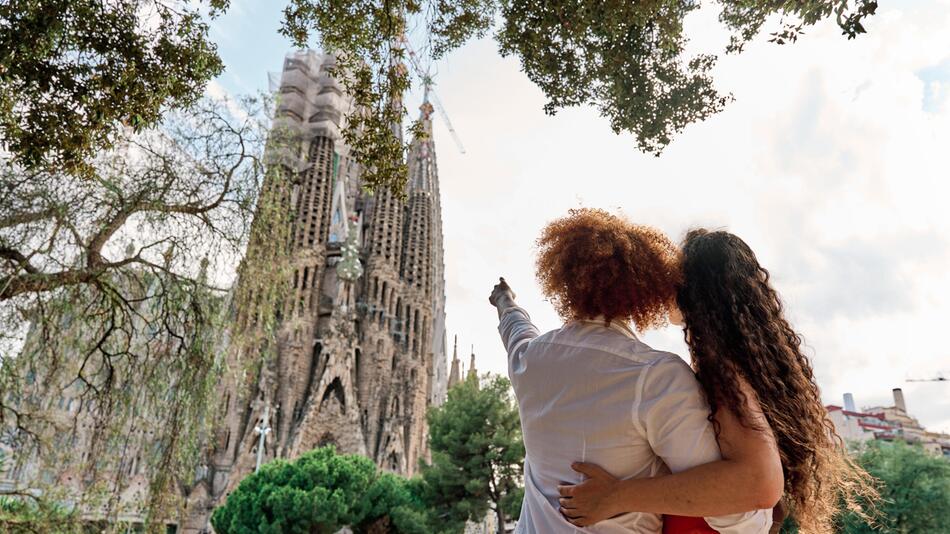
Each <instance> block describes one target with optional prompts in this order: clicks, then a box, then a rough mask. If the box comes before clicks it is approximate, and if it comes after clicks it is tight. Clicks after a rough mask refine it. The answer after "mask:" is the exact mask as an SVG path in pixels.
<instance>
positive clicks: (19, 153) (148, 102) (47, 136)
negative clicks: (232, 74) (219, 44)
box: [0, 0, 228, 175]
mask: <svg viewBox="0 0 950 534" xmlns="http://www.w3.org/2000/svg"><path fill="white" fill-rule="evenodd" d="M201 4H204V6H203V7H206V8H207V9H204V10H202V9H199V8H198V6H201ZM227 5H228V0H205V1H203V2H195V3H186V2H179V1H177V0H114V1H110V2H101V1H98V0H42V1H37V0H9V1H5V2H2V3H0V136H2V140H3V144H4V145H5V148H6V149H7V150H9V151H10V153H11V154H12V155H13V157H14V161H15V162H16V163H17V164H18V165H20V166H23V167H27V168H30V169H37V168H40V167H52V168H55V169H58V170H60V171H63V172H67V173H71V174H73V173H78V174H83V175H92V174H94V170H93V169H92V167H91V165H90V163H89V160H90V159H92V158H94V157H95V156H96V154H97V152H98V151H99V150H101V149H103V148H107V147H109V146H111V145H112V143H113V142H114V141H115V140H116V139H117V138H118V137H119V136H120V135H121V134H120V130H121V128H122V127H123V125H126V126H131V127H133V128H144V127H148V126H152V125H155V124H157V123H158V122H159V120H160V118H161V116H162V113H163V112H164V111H165V110H166V109H167V108H169V107H181V106H184V105H187V104H190V103H193V102H194V101H196V100H197V98H198V97H200V96H201V94H202V93H203V92H204V88H205V84H206V82H207V81H208V80H210V79H211V78H212V77H214V76H216V75H218V74H219V73H220V72H221V71H222V69H223V65H222V63H221V60H220V58H219V57H218V55H217V52H216V50H215V45H214V44H213V43H211V42H210V41H209V40H208V25H207V22H206V19H205V17H206V16H215V15H216V14H218V13H219V12H220V11H221V10H223V9H225V8H226V7H227Z"/></svg>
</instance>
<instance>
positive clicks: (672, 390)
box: [638, 355, 772, 534]
mask: <svg viewBox="0 0 950 534" xmlns="http://www.w3.org/2000/svg"><path fill="white" fill-rule="evenodd" d="M638 406H639V408H638V412H639V413H638V415H639V417H638V420H639V421H640V423H641V424H642V425H643V431H644V432H645V435H646V437H647V440H648V441H649V443H650V446H651V448H652V449H653V451H654V452H655V453H656V454H657V456H659V457H660V458H662V459H663V461H664V462H665V463H666V465H667V467H669V468H670V471H672V472H673V473H678V472H680V471H685V470H686V469H689V468H690V467H694V466H697V465H702V464H705V463H709V462H714V461H717V460H720V459H721V458H722V456H721V454H720V452H719V444H718V443H717V442H716V435H715V433H714V431H713V428H712V423H710V422H709V406H708V404H707V403H706V400H705V398H704V396H703V393H702V390H701V389H700V386H699V382H698V381H697V380H696V376H695V375H694V374H693V371H692V369H690V368H689V366H688V365H687V364H686V362H684V361H683V360H681V359H680V358H678V357H676V356H673V355H670V356H667V357H664V358H662V359H660V360H659V361H657V362H656V363H654V364H653V365H652V366H651V367H650V369H649V370H648V371H647V372H645V373H643V374H642V375H641V384H640V403H639V404H638ZM705 519H706V522H707V523H709V526H710V527H712V528H713V529H715V530H716V531H718V532H720V533H722V534H753V533H754V534H759V533H762V534H764V533H766V532H768V530H769V527H770V526H771V525H772V517H771V510H768V511H766V510H756V511H752V512H747V513H743V514H732V515H728V516H721V517H707V518H705Z"/></svg>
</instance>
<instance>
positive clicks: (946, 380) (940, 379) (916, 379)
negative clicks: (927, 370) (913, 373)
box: [907, 376, 950, 382]
mask: <svg viewBox="0 0 950 534" xmlns="http://www.w3.org/2000/svg"><path fill="white" fill-rule="evenodd" d="M907 382H950V378H947V377H945V376H938V377H937V378H908V379H907Z"/></svg>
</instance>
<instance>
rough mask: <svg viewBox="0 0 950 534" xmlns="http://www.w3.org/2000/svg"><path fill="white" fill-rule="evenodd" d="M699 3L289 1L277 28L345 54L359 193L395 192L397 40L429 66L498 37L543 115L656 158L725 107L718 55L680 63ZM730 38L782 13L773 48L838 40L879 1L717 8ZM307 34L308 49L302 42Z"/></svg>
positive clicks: (736, 48) (807, 0)
mask: <svg viewBox="0 0 950 534" xmlns="http://www.w3.org/2000/svg"><path fill="white" fill-rule="evenodd" d="M699 7H700V3H699V2H698V1H696V0H674V1H669V2H628V1H624V0H612V1H607V2H601V1H593V0H551V1H547V0H546V1H539V0H497V1H496V0H459V1H454V2H452V1H446V0H428V1H418V0H383V1H380V0H356V1H353V0H291V1H290V5H289V6H288V7H287V8H286V10H285V22H284V27H283V28H282V30H281V31H282V32H283V33H284V34H285V35H287V36H289V37H290V38H291V39H293V41H294V42H295V43H296V44H297V45H299V46H306V45H309V44H317V45H318V46H319V47H320V48H323V49H325V50H333V51H335V52H336V53H338V54H339V55H340V57H342V58H344V60H343V62H342V63H341V65H343V66H345V68H346V69H347V70H348V71H349V72H350V75H349V76H346V77H345V83H344V85H345V86H346V88H347V90H348V91H349V92H350V93H351V94H352V95H354V98H355V99H356V102H357V105H358V106H359V107H360V109H361V110H362V111H361V112H360V113H359V114H358V115H357V117H356V119H355V120H354V121H353V122H352V123H351V125H350V126H351V127H350V128H349V129H348V131H347V133H346V134H345V135H346V137H347V141H348V142H349V143H350V144H351V145H353V146H354V147H355V148H356V157H357V159H358V160H360V162H361V163H363V164H364V166H367V167H368V168H370V169H371V170H370V171H369V173H368V174H367V175H366V176H365V180H366V185H367V186H369V187H373V188H379V187H392V188H395V189H398V188H399V187H401V185H402V183H403V181H404V180H405V178H404V172H403V170H402V167H401V166H400V165H399V162H401V158H400V156H401V155H402V151H403V150H404V148H405V147H404V146H402V140H401V139H400V138H398V137H397V136H396V135H394V134H393V131H392V128H391V127H390V125H392V124H395V123H399V122H400V121H401V118H402V116H403V115H404V110H403V109H402V105H401V102H400V101H399V95H400V94H402V93H401V91H402V90H403V89H405V88H406V87H408V85H409V76H408V72H407V70H406V69H405V67H404V66H403V63H402V60H403V54H404V53H405V52H404V51H403V50H402V49H401V47H400V45H398V44H397V43H399V42H400V41H401V39H402V38H403V36H404V35H405V34H406V32H407V30H415V31H417V32H418V33H421V34H422V35H423V36H424V39H425V41H426V43H425V46H426V48H427V49H428V51H429V53H430V55H431V57H432V58H433V59H439V58H441V57H443V56H445V55H446V54H447V53H448V52H450V51H451V50H453V49H455V48H457V47H459V46H461V45H463V44H464V43H466V42H467V41H469V40H470V39H473V38H478V37H482V36H484V35H486V34H487V33H488V32H489V31H491V30H492V29H495V40H496V41H497V43H498V46H499V50H500V52H501V54H502V55H503V56H508V55H514V56H517V57H519V58H520V60H521V65H522V69H523V70H524V72H525V74H526V75H527V76H528V78H530V79H531V80H532V81H533V82H534V83H536V84H537V85H538V86H539V87H540V88H541V89H542V91H544V93H545V95H546V96H547V98H548V102H547V104H546V105H545V107H544V109H545V111H546V112H547V113H549V114H554V113H556V112H557V111H558V110H560V109H563V108H566V107H571V106H579V105H590V106H593V107H595V108H596V109H598V110H599V111H600V113H601V115H603V117H604V118H606V119H607V120H608V121H609V123H610V127H611V128H612V129H613V131H614V132H616V133H618V134H620V133H626V134H631V135H632V136H633V137H634V138H635V139H636V143H637V147H638V148H639V149H640V150H643V151H644V152H648V153H651V154H655V155H659V154H660V153H661V152H662V150H663V149H664V148H665V147H666V146H667V145H668V144H669V143H670V142H671V141H672V139H673V137H674V136H675V135H676V134H677V133H679V132H680V131H682V130H683V129H684V128H685V127H686V126H688V125H689V124H691V123H694V122H698V121H702V120H704V119H706V118H708V117H709V116H711V115H713V114H715V113H717V112H719V111H720V110H722V109H723V107H724V106H725V105H726V104H727V103H728V101H729V100H730V99H731V96H729V95H728V94H722V93H720V92H719V91H718V90H717V89H716V88H715V86H714V83H713V79H712V76H711V71H712V68H713V66H714V65H715V63H716V59H717V56H716V55H715V54H701V55H697V56H694V57H687V56H686V53H685V46H686V43H687V41H688V36H687V35H685V34H684V31H683V22H684V20H685V17H686V16H687V15H688V14H689V13H691V12H692V11H694V10H696V9H698V8H699ZM719 7H720V8H721V10H722V11H721V14H720V17H719V20H720V22H721V23H722V24H723V26H724V27H725V28H726V29H728V30H729V31H730V32H731V33H732V38H731V41H730V44H729V46H728V47H727V50H726V52H733V53H738V52H741V51H742V48H743V45H744V44H745V43H746V42H748V41H750V40H752V39H753V38H755V37H756V36H757V35H758V34H759V33H760V32H761V31H762V30H763V26H764V25H765V24H766V22H767V21H768V20H769V18H770V17H773V16H778V17H780V23H779V28H778V29H776V30H774V31H772V32H771V39H770V40H771V41H773V42H775V43H779V44H783V43H789V42H794V41H795V40H796V39H797V38H798V36H799V35H800V34H802V33H803V32H804V29H805V28H806V27H808V26H811V25H813V24H816V23H818V22H820V21H823V20H825V19H828V18H831V17H834V18H835V20H836V21H837V23H838V25H839V26H840V27H841V30H842V32H843V34H844V35H846V36H847V37H848V38H853V37H855V36H857V35H858V34H861V33H864V32H865V28H864V25H863V23H864V20H865V19H866V18H867V17H868V16H870V15H873V14H874V12H875V10H876V9H877V2H876V0H855V1H851V0H832V1H827V0H803V1H801V2H770V1H767V0H751V1H741V2H740V1H734V0H730V1H722V2H719ZM312 37H316V42H315V43H313V42H311V40H312Z"/></svg>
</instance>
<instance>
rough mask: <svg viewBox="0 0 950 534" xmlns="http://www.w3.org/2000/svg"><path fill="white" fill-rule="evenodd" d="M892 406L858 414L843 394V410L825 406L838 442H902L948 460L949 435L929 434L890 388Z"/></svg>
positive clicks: (901, 395)
mask: <svg viewBox="0 0 950 534" xmlns="http://www.w3.org/2000/svg"><path fill="white" fill-rule="evenodd" d="M893 395H894V405H893V406H873V407H869V408H864V409H862V410H861V411H858V410H857V408H856V407H855V404H854V396H853V395H852V394H851V393H845V394H844V406H837V405H829V406H826V407H825V408H826V409H827V410H828V417H829V418H831V421H832V422H833V423H834V425H835V430H836V431H837V432H838V435H839V436H841V438H842V439H844V440H845V441H849V442H859V443H863V442H866V441H870V440H875V439H878V440H884V441H893V440H897V439H900V440H904V441H906V442H908V443H916V444H919V445H920V446H921V447H923V448H924V450H925V451H927V452H928V453H930V454H932V455H934V456H945V457H947V458H948V459H950V434H943V433H940V432H930V431H928V430H926V429H925V428H924V427H922V426H921V425H920V423H919V422H918V421H917V419H916V418H914V417H913V416H911V415H910V414H909V413H908V412H907V404H906V401H905V400H904V392H903V390H901V388H894V390H893Z"/></svg>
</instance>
